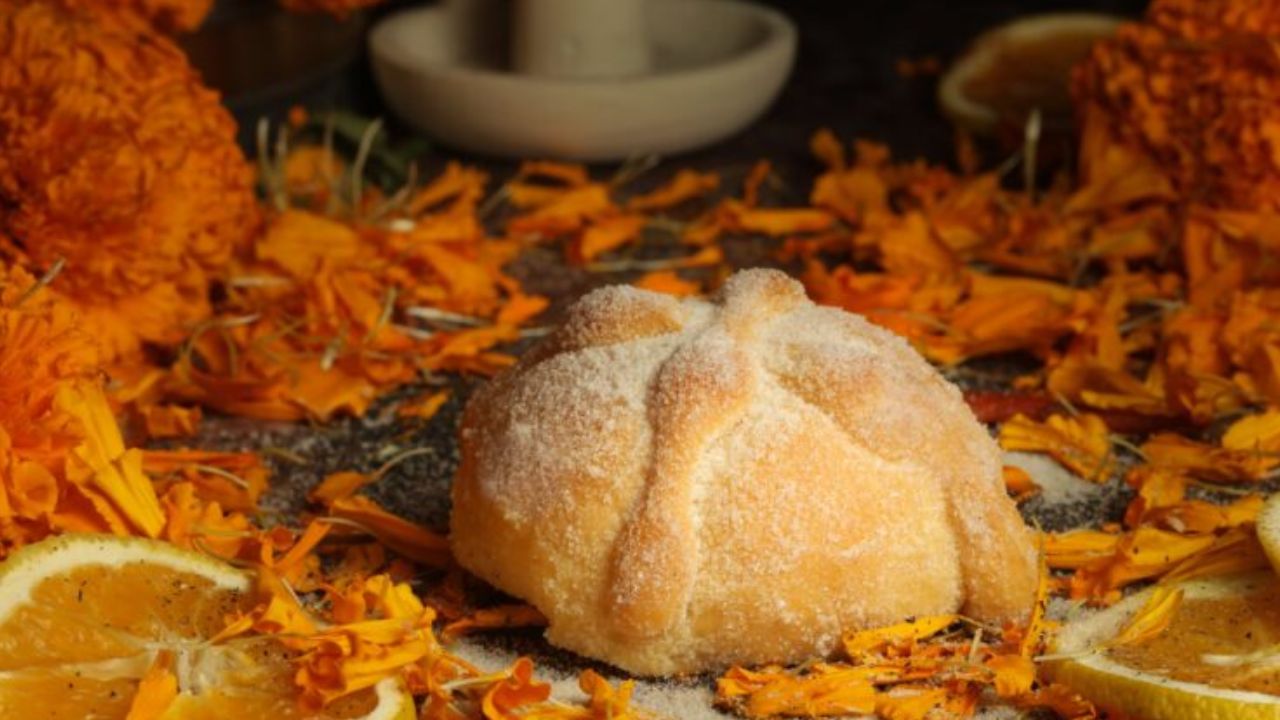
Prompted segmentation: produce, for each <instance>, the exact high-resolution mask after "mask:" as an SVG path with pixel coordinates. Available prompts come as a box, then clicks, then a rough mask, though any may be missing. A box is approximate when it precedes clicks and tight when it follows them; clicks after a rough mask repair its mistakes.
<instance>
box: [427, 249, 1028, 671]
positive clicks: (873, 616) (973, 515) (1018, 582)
mask: <svg viewBox="0 0 1280 720" xmlns="http://www.w3.org/2000/svg"><path fill="white" fill-rule="evenodd" d="M451 524H452V535H451V539H452V545H453V550H454V553H455V554H456V556H457V558H458V561H459V562H460V563H461V564H462V565H463V567H465V568H467V569H469V570H470V571H472V572H473V573H475V574H476V575H478V576H480V577H481V578H483V579H485V580H486V581H488V582H490V583H492V584H493V585H495V586H497V587H498V588H501V589H502V590H505V591H506V592H509V593H511V594H513V595H516V596H518V597H521V598H523V599H525V600H527V601H529V602H530V603H532V604H533V605H535V606H536V607H537V608H538V609H539V610H541V611H542V612H543V614H545V615H546V616H547V618H548V620H549V627H548V630H547V638H548V640H550V642H552V643H553V644H555V645H558V646H560V647H563V648H566V649H569V650H573V651H575V652H578V653H580V654H582V655H586V656H589V657H593V658H597V659H600V660H604V661H606V662H609V663H612V664H614V665H616V666H618V667H620V668H622V669H624V670H627V671H629V672H632V673H636V674H642V675H665V674H674V673H687V672H698V671H703V670H708V669H712V668H717V667H721V666H724V665H727V664H729V663H766V662H791V661H799V660H803V659H806V658H810V657H813V656H815V655H820V654H823V653H825V652H827V651H828V650H830V649H831V648H832V647H833V646H834V644H835V642H836V641H837V640H838V638H839V637H840V633H841V632H842V631H845V630H848V629H852V628H859V627H867V626H874V625H880V624H887V623H892V622H897V621H901V620H903V619H904V618H907V617H910V616H915V615H925V614H936V613H949V612H955V611H963V612H964V613H967V614H969V615H972V616H974V617H976V618H978V619H980V620H983V621H990V622H999V621H1003V620H1010V619H1018V618H1021V617H1024V616H1025V614H1026V613H1027V612H1028V611H1029V609H1030V606H1031V604H1032V601H1033V596H1034V594H1035V585H1036V579H1037V567H1036V560H1035V551H1034V548H1033V544H1032V541H1031V535H1030V532H1029V531H1028V529H1027V528H1026V526H1025V525H1024V524H1023V522H1022V519H1021V518H1020V517H1019V515H1018V512H1017V509H1016V508H1015V506H1014V504H1013V502H1012V501H1011V500H1009V499H1008V497H1007V496H1006V493H1005V490H1004V485H1003V483H1002V481H1001V478H1000V460H999V452H998V449H997V447H996V445H995V443H994V442H993V441H992V439H991V437H990V435H989V434H988V433H987V431H986V429H985V428H984V427H983V426H982V425H981V424H979V423H978V422H977V420H975V419H974V417H973V415H972V413H971V412H970V411H969V409H968V407H967V406H966V405H965V404H964V402H963V400H962V398H961V396H960V393H959V391H958V390H957V389H956V388H955V387H954V386H953V385H951V384H950V383H948V382H947V381H946V380H945V379H943V378H942V376H941V375H939V374H938V373H937V371H935V370H934V369H933V368H932V367H931V366H930V365H929V364H928V363H927V362H926V361H925V360H924V359H923V358H921V357H920V355H918V354H917V353H916V352H915V351H914V350H912V349H911V347H910V346H909V345H908V344H907V343H906V342H904V341H903V340H901V339H899V338H898V337H896V336H894V335H892V334H891V333H889V332H888V331H886V330H883V329H881V328H878V327H876V326H874V325H871V324H870V323H868V322H867V321H865V320H864V319H863V318H861V317H859V316H857V315H853V314H851V313H848V312H845V311H843V310H839V309H835V308H829V307H818V306H816V305H814V304H813V303H812V302H810V301H809V300H808V299H807V298H806V297H805V294H804V291H803V289H802V287H801V286H800V285H799V284H798V283H796V282H795V281H793V280H791V279H789V278H788V277H787V276H785V275H784V274H782V273H780V272H775V271H771V270H748V271H744V272H740V273H738V274H736V275H734V276H733V277H732V278H730V279H729V281H728V282H727V283H726V284H725V285H724V287H723V289H722V290H721V291H720V293H719V294H718V295H717V296H716V297H714V298H712V299H711V300H710V301H707V300H702V299H687V300H678V299H676V298H673V297H670V296H667V295H661V294H656V293H651V292H646V291H642V290H638V289H635V288H631V287H626V286H616V287H607V288H603V289H600V290H597V291H595V292H592V293H590V294H589V295H587V296H585V297H584V298H583V299H582V300H580V301H579V302H578V303H577V304H576V305H575V306H573V307H572V308H571V309H570V311H569V313H568V319H567V320H566V322H565V323H564V325H563V326H561V327H559V328H558V329H557V330H556V331H555V332H554V333H553V334H551V335H550V336H549V337H548V338H546V339H545V340H544V341H543V342H542V343H541V344H540V345H539V346H537V347H535V348H534V349H532V350H531V351H530V352H529V353H528V354H527V355H526V357H525V358H524V359H523V360H522V361H521V362H520V363H519V364H518V365H516V366H515V367H514V368H512V369H511V370H510V371H508V372H507V373H506V374H504V375H502V376H500V377H499V378H497V379H495V380H494V381H493V382H492V383H491V384H489V385H488V386H486V387H485V388H483V389H481V390H480V391H479V392H477V394H476V395H475V396H474V397H473V399H472V400H471V402H470V404H469V405H468V407H467V410H466V414H465V417H464V419H463V423H462V464H461V467H460V469H459V472H458V478H457V481H456V483H455V485H454V490H453V516H452V520H451Z"/></svg>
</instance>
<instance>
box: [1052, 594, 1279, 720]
mask: <svg viewBox="0 0 1280 720" xmlns="http://www.w3.org/2000/svg"><path fill="white" fill-rule="evenodd" d="M1176 588H1180V589H1181V590H1182V592H1183V595H1182V601H1181V603H1180V604H1178V606H1177V609H1176V610H1174V611H1173V615H1172V618H1171V620H1170V623H1169V626H1168V627H1167V628H1166V629H1165V630H1164V631H1163V632H1161V633H1159V634H1158V635H1156V636H1155V637H1153V638H1151V639H1148V640H1146V641H1143V642H1136V643H1131V644H1124V645H1113V646H1110V647H1109V646H1108V643H1109V641H1112V640H1113V638H1115V637H1116V635H1117V633H1118V632H1119V631H1120V630H1121V629H1122V628H1124V627H1126V626H1128V625H1129V622H1130V620H1132V619H1133V617H1134V616H1135V615H1136V614H1137V613H1138V612H1139V610H1141V609H1142V608H1143V607H1144V606H1145V605H1146V603H1147V600H1148V599H1149V598H1150V596H1151V593H1152V591H1151V590H1148V591H1145V592H1141V593H1137V594H1136V595H1132V596H1130V597H1128V598H1126V599H1124V600H1123V601H1121V602H1119V603H1117V604H1116V605H1114V606H1112V607H1110V608H1107V609H1106V610H1103V611H1101V612H1098V613H1095V614H1092V615H1089V616H1087V617H1084V618H1081V619H1078V620H1074V621H1072V622H1068V623H1067V624H1066V625H1064V626H1063V628H1062V630H1061V632H1060V633H1059V634H1058V636H1057V638H1056V640H1055V643H1054V647H1053V650H1052V652H1053V655H1052V656H1051V657H1053V658H1058V659H1055V660H1051V661H1049V662H1047V663H1045V671H1046V673H1047V674H1048V675H1049V676H1050V677H1051V678H1052V679H1053V680H1055V681H1056V682H1060V683H1063V684H1064V685H1067V686H1069V687H1071V688H1073V689H1074V690H1076V691H1077V692H1079V693H1080V694H1081V695H1083V696H1085V697H1087V698H1089V699H1090V700H1092V701H1093V702H1095V703H1096V704H1098V705H1099V706H1101V707H1104V708H1107V709H1110V710H1114V711H1117V712H1119V713H1121V714H1123V715H1124V716H1126V717H1134V718H1142V719H1143V720H1228V719H1229V720H1256V719H1259V718H1268V719H1271V718H1280V579H1278V578H1277V577H1276V576H1275V575H1274V574H1273V573H1251V574H1248V575H1240V576H1233V577H1227V578H1212V579H1208V580H1198V581H1190V582H1184V583H1181V584H1179V585H1177V586H1176Z"/></svg>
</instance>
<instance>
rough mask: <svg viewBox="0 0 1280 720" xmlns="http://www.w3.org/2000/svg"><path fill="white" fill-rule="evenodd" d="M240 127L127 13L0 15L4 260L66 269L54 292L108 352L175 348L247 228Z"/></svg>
mask: <svg viewBox="0 0 1280 720" xmlns="http://www.w3.org/2000/svg"><path fill="white" fill-rule="evenodd" d="M234 134H235V125H234V122H233V121H232V119H231V116H230V115H229V114H228V113H227V111H226V110H225V109H224V108H223V107H222V106H221V105H219V103H218V96H217V94H216V93H214V92H213V91H211V90H209V89H208V88H206V87H204V86H203V85H201V83H200V80H199V78H198V76H197V75H196V73H195V71H194V70H192V69H191V67H190V66H189V65H188V64H187V61H186V59H185V58H184V57H183V55H182V52H181V51H180V50H179V49H178V47H177V46H176V45H175V44H173V43H172V42H171V41H170V40H168V39H167V38H165V37H163V36H161V35H159V34H157V33H156V32H155V31H154V30H153V29H152V28H151V27H150V26H148V25H147V23H146V22H145V21H144V20H142V19H139V18H137V17H135V16H132V15H128V14H113V13H105V14H102V13H99V14H95V15H90V14H88V13H85V12H83V11H78V10H75V9H69V8H67V7H65V6H61V5H58V4H54V3H35V2H17V3H10V4H6V5H5V6H3V8H0V203H3V204H4V205H5V206H6V207H8V208H12V210H10V211H8V212H6V213H5V214H4V215H3V216H2V217H0V257H7V259H9V260H10V261H13V262H16V263H19V264H23V265H26V266H28V267H34V268H47V267H49V266H51V265H52V264H53V263H54V262H55V261H57V260H58V259H65V260H66V267H67V269H66V271H65V272H64V273H63V275H62V276H61V277H60V278H59V289H60V291H61V292H62V293H64V294H65V295H66V296H67V297H68V299H69V300H71V302H72V303H73V304H74V305H76V306H77V307H79V308H80V310H81V311H82V312H83V313H84V314H85V315H86V319H87V322H88V324H89V325H91V326H92V327H94V328H95V332H96V334H98V335H99V336H100V338H101V340H102V342H103V345H104V349H105V351H106V353H107V355H108V356H109V357H116V356H120V355H125V354H129V353H131V352H134V351H136V350H137V349H138V347H139V346H140V345H141V344H142V343H143V342H161V343H169V342H177V341H178V340H180V339H181V338H182V336H183V334H184V332H183V330H184V328H185V327H188V326H190V325H191V324H193V323H194V322H196V321H198V320H200V319H201V318H203V317H205V316H206V315H208V313H209V307H208V299H207V291H208V282H209V281H208V278H209V274H210V273H211V271H214V270H216V269H217V268H219V267H221V266H223V265H224V264H225V263H226V262H228V261H229V259H230V257H231V254H232V251H233V249H234V248H235V247H236V246H237V244H238V243H240V242H242V241H243V240H244V239H245V238H246V236H247V235H248V234H249V233H250V232H252V231H253V228H254V226H255V222H256V212H257V211H256V206H255V202H254V197H253V189H252V182H253V178H252V173H251V171H250V169H249V166H248V164H247V163H246V161H245V159H244V156H243V155H242V153H241V152H240V150H239V148H238V147H237V146H236V144H235V139H234Z"/></svg>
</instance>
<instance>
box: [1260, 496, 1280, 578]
mask: <svg viewBox="0 0 1280 720" xmlns="http://www.w3.org/2000/svg"><path fill="white" fill-rule="evenodd" d="M1258 542H1259V543H1260V544H1261V545H1262V551H1263V552H1265V553H1266V554H1267V559H1268V560H1270V561H1271V567H1272V568H1274V569H1275V571H1276V572H1277V573H1280V493H1275V494H1273V495H1271V496H1270V497H1268V498H1267V501H1266V502H1265V503H1263V504H1262V510H1261V511H1259V512H1258Z"/></svg>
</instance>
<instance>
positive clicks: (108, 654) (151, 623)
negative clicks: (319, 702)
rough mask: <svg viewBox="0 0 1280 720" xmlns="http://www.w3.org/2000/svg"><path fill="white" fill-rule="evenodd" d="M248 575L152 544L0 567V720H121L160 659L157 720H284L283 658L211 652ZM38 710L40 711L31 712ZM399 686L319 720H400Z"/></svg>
mask: <svg viewBox="0 0 1280 720" xmlns="http://www.w3.org/2000/svg"><path fill="white" fill-rule="evenodd" d="M250 581H251V578H250V576H249V575H247V574H245V573H243V572H241V571H239V570H237V569H235V568H233V567H231V566H229V565H226V564H224V563H221V562H219V561H217V560H214V559H211V558H209V557H206V556H204V555H200V554H197V553H192V552H187V551H184V550H180V549H178V548H176V547H174V546H172V545H168V544H166V543H163V542H158V541H154V540H142V539H137V538H118V537H112V536H102V535H63V536H61V537H56V538H53V539H50V540H45V541H43V542H40V543H37V544H35V545H31V546H29V547H26V548H24V549H22V550H20V551H19V552H17V553H14V554H13V555H12V556H11V557H10V558H9V559H8V560H7V561H5V562H4V563H3V565H0V717H4V718H30V717H37V716H38V717H42V718H69V719H70V718H75V719H77V720H78V719H80V718H95V719H96V720H112V719H114V718H121V719H123V718H124V717H125V716H126V715H127V713H128V712H129V708H130V705H131V704H132V702H133V698H134V695H135V694H136V693H137V691H138V684H139V682H140V681H141V679H142V677H143V676H144V674H145V673H146V672H147V670H148V668H149V667H151V665H152V663H153V661H154V660H155V658H156V656H157V654H158V653H160V652H163V651H167V652H169V653H172V657H173V659H174V660H173V665H172V667H173V673H174V675H175V676H176V678H177V681H178V696H177V698H176V699H175V700H174V701H173V702H172V704H170V705H169V706H168V708H167V710H166V711H165V712H164V715H163V717H164V718H182V720H199V719H203V718H209V719H213V718H235V719H236V720H284V719H293V718H303V717H306V716H305V715H304V714H303V713H302V711H301V710H299V708H298V704H297V702H296V701H295V698H296V690H295V688H294V686H293V683H292V672H293V668H292V665H291V663H290V660H289V658H290V651H289V650H287V649H286V648H285V647H284V646H283V645H281V644H280V643H278V642H277V641H275V640H274V639H272V638H270V637H261V636H258V637H251V638H246V639H233V640H231V641H228V642H226V643H219V644H217V645H211V644H209V643H208V642H207V639H208V638H210V637H212V636H213V635H215V634H216V633H217V632H218V631H219V630H221V629H222V627H223V625H224V623H225V617H226V615H227V614H228V613H230V612H233V611H237V610H238V611H247V610H248V609H249V605H250V599H249V596H248V590H249V588H250ZM37 708H38V710H37ZM413 712H414V707H413V699H412V698H411V697H410V696H409V695H408V693H407V692H405V691H404V690H403V689H402V688H401V687H400V685H399V684H398V681H396V680H384V681H383V682H382V683H380V684H379V685H377V686H376V687H374V688H370V689H368V690H365V691H362V692H358V693H353V694H352V695H350V696H348V697H347V698H344V699H343V700H342V701H340V702H338V703H334V704H333V705H332V706H330V707H329V708H327V709H326V710H325V714H323V715H320V716H317V717H319V718H324V719H325V720H338V719H343V720H353V719H357V718H362V719H363V720H410V719H411V718H413Z"/></svg>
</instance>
